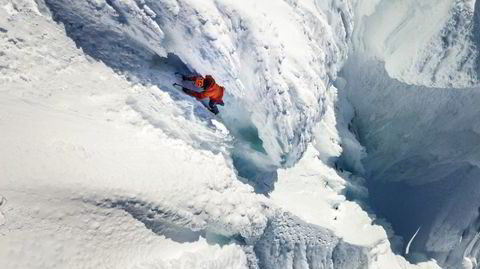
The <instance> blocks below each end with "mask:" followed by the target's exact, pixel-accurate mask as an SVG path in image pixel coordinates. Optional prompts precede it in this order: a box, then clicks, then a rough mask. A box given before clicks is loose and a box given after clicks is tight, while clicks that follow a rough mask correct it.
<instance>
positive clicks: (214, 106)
mask: <svg viewBox="0 0 480 269" xmlns="http://www.w3.org/2000/svg"><path fill="white" fill-rule="evenodd" d="M208 109H209V110H210V111H212V113H213V114H215V115H217V114H218V113H219V112H220V111H218V108H217V103H215V101H212V100H210V102H208Z"/></svg>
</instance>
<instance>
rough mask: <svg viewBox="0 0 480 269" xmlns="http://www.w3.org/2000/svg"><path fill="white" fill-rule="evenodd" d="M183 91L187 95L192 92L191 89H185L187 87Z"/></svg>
mask: <svg viewBox="0 0 480 269" xmlns="http://www.w3.org/2000/svg"><path fill="white" fill-rule="evenodd" d="M182 91H183V92H184V93H186V94H190V92H191V91H190V89H187V88H185V87H184V88H182Z"/></svg>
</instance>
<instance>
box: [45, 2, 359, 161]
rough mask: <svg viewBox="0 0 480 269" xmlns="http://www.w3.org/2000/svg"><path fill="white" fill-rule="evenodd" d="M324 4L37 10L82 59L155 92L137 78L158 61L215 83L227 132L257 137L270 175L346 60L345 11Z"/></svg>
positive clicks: (308, 126) (292, 154)
mask: <svg viewBox="0 0 480 269" xmlns="http://www.w3.org/2000/svg"><path fill="white" fill-rule="evenodd" d="M39 2H42V1H39ZM320 2H322V4H319V3H320ZM323 2H324V1H316V2H315V1H306V2H305V3H304V1H302V2H297V1H274V2H258V1H242V2H241V3H238V2H235V1H216V2H212V1H206V2H198V1H175V0H169V1H148V0H147V1H133V0H131V1H79V2H75V3H72V2H71V1H57V0H44V3H45V7H44V9H45V10H47V11H48V12H51V14H52V17H53V18H54V20H56V21H57V22H60V23H63V24H64V25H65V29H66V31H67V35H68V36H69V37H71V38H72V39H73V40H74V41H75V43H76V44H77V46H79V47H81V48H82V49H83V50H84V51H85V52H86V53H87V54H89V55H90V56H92V57H94V58H96V59H99V60H102V61H103V62H105V63H106V64H107V65H109V66H111V67H113V68H115V69H118V70H121V71H128V72H129V73H130V74H133V75H134V76H136V79H138V80H140V81H139V82H142V83H160V79H161V78H159V79H155V77H154V76H148V77H146V76H144V75H142V74H139V72H138V69H139V68H140V67H141V66H142V62H145V61H150V59H151V58H152V57H156V56H155V55H159V56H161V57H166V53H173V54H175V55H177V56H178V57H180V59H181V61H183V63H185V65H186V66H185V67H186V69H187V70H185V68H184V69H183V70H177V71H181V72H198V73H200V74H212V75H214V77H215V78H217V80H218V82H219V83H220V84H222V85H224V86H225V87H226V89H227V90H226V93H227V97H226V104H227V107H228V109H225V110H224V111H222V118H223V119H225V122H226V124H227V127H228V128H229V129H230V130H232V131H233V132H234V133H235V134H237V136H238V137H240V136H241V135H242V134H243V133H245V130H247V131H248V130H249V129H257V130H258V136H259V138H260V139H261V141H262V147H263V149H264V150H265V152H266V153H267V155H268V157H269V159H270V161H271V163H272V164H273V165H275V166H278V165H292V164H293V163H294V162H295V161H296V160H298V159H299V157H300V156H301V154H302V153H303V151H304V150H305V148H306V144H307V143H308V142H309V141H310V140H311V130H312V126H313V125H314V124H315V123H316V122H318V120H319V119H320V118H321V116H322V115H323V113H324V110H325V107H324V106H323V102H322V100H323V99H324V98H325V94H326V92H327V91H328V90H329V89H328V87H329V85H330V84H329V83H330V82H331V81H332V79H334V78H335V75H336V73H337V71H338V70H339V68H340V66H341V64H342V62H343V60H344V59H345V56H346V52H347V50H346V43H347V40H348V38H349V33H350V32H351V31H352V10H351V7H350V6H349V4H348V2H345V3H343V2H340V1H327V2H325V3H323ZM319 5H320V6H319ZM323 6H325V9H322V7H323ZM332 9H333V10H334V11H330V10H332ZM323 10H328V14H327V15H328V16H327V15H325V14H324V13H323ZM267 14H275V15H274V16H272V15H267ZM282 18H289V19H288V20H284V19H282ZM327 18H329V19H327ZM338 18H341V19H340V20H339V19H338ZM330 25H331V26H330ZM119 55H121V58H120V59H119Z"/></svg>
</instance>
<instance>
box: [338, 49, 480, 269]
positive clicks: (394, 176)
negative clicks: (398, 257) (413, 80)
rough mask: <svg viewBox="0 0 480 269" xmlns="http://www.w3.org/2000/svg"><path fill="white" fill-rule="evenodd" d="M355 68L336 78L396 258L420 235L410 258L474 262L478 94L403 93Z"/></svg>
mask: <svg viewBox="0 0 480 269" xmlns="http://www.w3.org/2000/svg"><path fill="white" fill-rule="evenodd" d="M352 61H354V60H353V59H352ZM354 63H355V64H354ZM354 63H351V64H350V63H349V64H347V67H346V68H345V70H344V71H343V75H344V76H345V77H348V80H351V81H355V84H350V85H349V86H347V91H348V93H349V97H350V100H352V102H353V103H354V105H355V107H356V109H357V117H356V126H357V127H358V130H359V134H360V140H361V141H362V142H363V144H364V146H365V147H366V148H367V151H368V155H367V157H366V158H365V159H364V164H365V167H366V169H367V174H368V178H369V180H368V184H367V186H368V189H369V194H370V203H371V205H372V207H373V208H374V209H375V210H376V211H375V212H376V213H378V214H379V215H380V216H383V217H385V218H386V219H387V220H388V221H390V222H391V223H392V225H393V228H394V230H395V233H397V234H398V235H401V236H402V237H403V239H404V241H403V244H400V245H399V246H398V248H399V249H398V251H399V252H403V250H404V248H405V246H406V243H407V242H408V239H409V238H411V237H412V236H413V234H414V233H415V232H416V230H417V229H418V228H419V227H421V230H420V231H419V233H418V235H417V236H416V237H415V240H414V241H413V242H412V244H411V247H410V252H412V251H413V252H419V253H423V254H427V255H428V256H429V257H435V259H437V260H438V261H439V262H440V263H441V264H443V265H445V266H446V267H447V268H459V267H460V266H461V264H462V260H463V257H464V256H467V257H473V258H475V259H477V258H478V254H477V251H478V250H476V247H474V249H472V248H471V247H470V249H468V246H476V243H475V242H476V241H477V240H478V238H477V235H476V233H477V229H478V223H479V211H478V208H479V207H480V203H478V201H479V197H480V192H479V191H478V190H479V187H480V186H479V185H478V184H479V182H478V176H479V172H480V170H479V169H478V163H479V160H480V156H479V152H478V146H477V145H478V143H480V140H479V139H480V136H479V132H478V124H477V122H478V121H477V118H478V117H479V114H478V109H477V104H478V102H479V101H480V100H479V99H478V98H479V97H480V96H479V94H478V89H460V90H457V89H438V88H426V87H419V86H410V85H406V84H404V83H401V82H399V81H397V80H394V79H391V78H389V77H388V74H387V73H386V72H385V70H384V69H383V68H382V67H381V63H378V62H376V61H371V60H365V59H364V60H363V61H362V60H361V59H358V58H357V59H356V61H354ZM357 64H358V65H357ZM365 66H368V72H367V71H362V70H365V69H364V68H365ZM372 104H375V105H373V106H372ZM402 246H403V247H402ZM400 248H402V250H401V249H400ZM415 255H416V254H415V253H413V254H411V255H410V258H412V259H413V260H415ZM466 268H468V267H466ZM473 268H476V267H473Z"/></svg>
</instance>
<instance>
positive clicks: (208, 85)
mask: <svg viewBox="0 0 480 269" xmlns="http://www.w3.org/2000/svg"><path fill="white" fill-rule="evenodd" d="M197 79H203V80H204V84H203V87H202V88H203V89H204V91H203V92H194V91H190V93H189V94H190V95H191V96H193V97H195V98H197V99H205V98H210V100H211V101H214V102H216V103H220V102H222V103H223V100H222V98H223V92H224V88H223V87H222V86H220V85H218V84H217V83H216V82H215V79H213V77H212V76H210V75H206V76H205V78H203V77H202V76H193V77H189V78H187V80H190V81H196V80H197Z"/></svg>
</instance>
